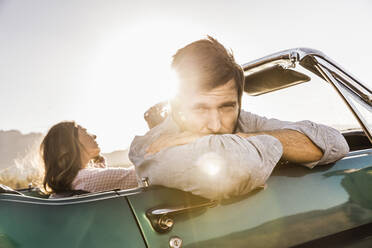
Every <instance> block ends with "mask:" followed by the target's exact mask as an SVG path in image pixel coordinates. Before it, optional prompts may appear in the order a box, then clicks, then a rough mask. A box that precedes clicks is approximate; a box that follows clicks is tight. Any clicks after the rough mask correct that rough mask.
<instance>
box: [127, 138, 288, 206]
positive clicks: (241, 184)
mask: <svg viewBox="0 0 372 248" xmlns="http://www.w3.org/2000/svg"><path fill="white" fill-rule="evenodd" d="M150 132H151V131H150ZM151 137H153V135H151V134H147V135H145V136H138V137H136V138H135V139H134V141H133V142H132V145H131V148H130V152H129V158H130V160H131V161H132V162H133V164H134V165H135V166H136V171H137V173H138V175H139V176H140V177H148V179H149V182H150V184H154V185H163V186H166V187H171V188H177V189H181V190H184V191H188V192H191V193H193V194H196V195H200V196H203V197H206V198H209V199H223V198H229V197H231V196H234V195H240V194H245V193H248V192H250V191H251V190H253V189H255V188H257V187H259V186H262V185H264V184H265V182H266V180H267V178H268V177H269V176H270V174H271V172H272V170H273V168H274V167H275V165H276V163H277V162H278V161H279V159H280V158H281V156H282V152H283V149H282V145H281V143H280V142H279V140H277V139H276V138H274V137H272V136H269V135H258V136H254V137H249V138H242V137H240V136H238V135H234V134H224V135H208V136H205V137H203V138H200V139H197V140H196V141H194V142H192V143H190V144H186V145H181V146H175V147H170V148H167V149H164V150H162V151H160V152H158V153H156V154H154V155H146V152H145V151H146V148H147V147H148V145H150V144H151V143H152V142H149V139H151Z"/></svg>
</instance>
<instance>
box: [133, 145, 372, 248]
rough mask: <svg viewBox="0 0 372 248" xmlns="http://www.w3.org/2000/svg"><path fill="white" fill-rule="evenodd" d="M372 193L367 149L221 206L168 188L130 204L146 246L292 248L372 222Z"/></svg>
mask: <svg viewBox="0 0 372 248" xmlns="http://www.w3.org/2000/svg"><path fill="white" fill-rule="evenodd" d="M371 188H372V149H365V150H360V151H353V152H351V153H350V154H349V155H348V156H347V157H345V158H344V159H342V160H340V161H338V162H337V163H335V164H331V165H325V166H319V167H316V168H314V169H312V170H309V169H307V168H304V167H301V166H298V165H285V166H280V167H278V168H276V169H275V170H274V173H273V174H272V176H271V177H270V178H269V180H268V182H267V187H266V188H264V189H259V190H256V191H254V192H252V193H251V194H249V195H245V196H241V197H236V198H233V199H229V200H224V201H221V202H211V201H209V200H207V199H203V198H201V197H197V196H194V195H191V194H189V193H186V192H182V191H178V190H174V189H168V188H164V187H148V188H144V189H143V192H142V193H140V194H133V195H130V196H128V197H127V198H128V201H129V203H130V205H131V207H132V209H133V211H134V213H135V215H136V218H137V220H138V223H139V225H140V227H141V230H142V232H143V235H144V238H145V241H146V243H147V245H148V246H149V247H167V246H170V244H171V245H173V247H248V246H249V247H288V246H294V245H299V244H304V243H306V242H309V241H312V240H317V239H320V238H324V237H327V236H330V235H333V234H336V233H340V232H343V231H345V230H351V229H354V228H358V227H360V226H362V225H365V224H368V223H372V195H371V194H370V189H371ZM161 226H163V229H162V227H161ZM371 235H372V234H371ZM177 245H182V246H177ZM171 247H172V246H171Z"/></svg>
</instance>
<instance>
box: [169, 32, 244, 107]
mask: <svg viewBox="0 0 372 248" xmlns="http://www.w3.org/2000/svg"><path fill="white" fill-rule="evenodd" d="M172 68H173V69H174V70H175V71H176V73H177V74H178V76H179V78H180V90H181V91H182V89H183V88H185V87H198V88H200V89H202V90H211V89H214V88H216V87H218V86H222V85H224V84H226V83H227V82H228V81H229V80H231V79H234V80H235V84H236V89H237V92H238V102H239V105H241V97H242V94H243V89H244V74H243V70H242V68H241V67H240V66H239V65H238V64H237V63H236V62H235V59H234V56H233V53H232V51H228V50H227V49H226V48H225V47H224V46H223V45H222V44H221V43H219V42H218V41H217V40H216V39H214V38H213V37H211V36H207V38H206V39H201V40H198V41H195V42H192V43H190V44H189V45H187V46H185V47H184V48H181V49H179V50H178V51H177V53H176V54H175V55H174V56H173V61H172Z"/></svg>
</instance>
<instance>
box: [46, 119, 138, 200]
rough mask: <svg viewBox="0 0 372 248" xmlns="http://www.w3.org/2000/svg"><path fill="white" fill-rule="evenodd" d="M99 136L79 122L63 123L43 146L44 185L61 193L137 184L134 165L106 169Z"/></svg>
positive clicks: (51, 190)
mask: <svg viewBox="0 0 372 248" xmlns="http://www.w3.org/2000/svg"><path fill="white" fill-rule="evenodd" d="M95 139H96V136H95V135H92V134H89V133H88V132H87V130H86V129H85V128H83V127H81V126H78V125H76V124H75V122H60V123H58V124H56V125H54V126H53V127H52V128H51V129H50V130H49V131H48V133H47V135H46V136H45V137H44V140H43V141H42V143H41V146H40V152H41V156H42V158H43V161H44V166H45V176H44V181H43V184H44V188H45V190H46V191H47V192H49V193H52V194H57V195H58V196H66V195H72V192H74V191H87V192H98V191H105V190H113V189H127V188H133V187H137V186H138V185H137V178H136V173H135V171H134V168H133V167H132V168H128V169H127V168H106V166H105V161H104V159H103V157H102V156H100V148H99V146H98V144H97V142H96V141H95Z"/></svg>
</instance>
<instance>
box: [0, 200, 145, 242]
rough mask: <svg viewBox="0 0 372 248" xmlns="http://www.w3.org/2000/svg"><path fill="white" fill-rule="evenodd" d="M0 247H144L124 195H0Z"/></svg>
mask: <svg viewBox="0 0 372 248" xmlns="http://www.w3.org/2000/svg"><path fill="white" fill-rule="evenodd" d="M0 247H9V248H10V247H35V248H41V247H71V248H72V247H146V246H145V243H144V240H143V238H142V236H141V232H140V230H139V228H138V226H137V223H136V221H135V219H134V217H133V214H132V211H131V209H130V208H129V205H128V202H127V200H126V198H125V197H124V196H120V197H119V196H118V195H116V194H115V193H110V194H107V195H106V196H101V197H100V198H97V197H91V198H89V197H85V198H83V199H72V200H69V199H54V200H52V199H50V200H47V199H38V198H33V197H25V196H19V195H10V194H8V195H5V194H4V195H0Z"/></svg>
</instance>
